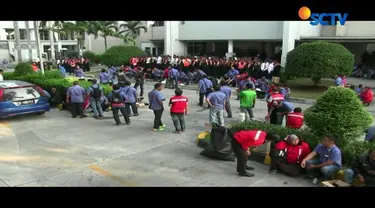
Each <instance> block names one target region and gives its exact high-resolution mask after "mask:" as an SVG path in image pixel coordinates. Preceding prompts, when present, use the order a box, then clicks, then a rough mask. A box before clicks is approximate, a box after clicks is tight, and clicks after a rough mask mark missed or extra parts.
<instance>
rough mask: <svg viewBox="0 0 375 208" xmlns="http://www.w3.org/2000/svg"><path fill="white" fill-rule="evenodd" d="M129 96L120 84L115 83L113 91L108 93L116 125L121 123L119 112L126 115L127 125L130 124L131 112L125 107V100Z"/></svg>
mask: <svg viewBox="0 0 375 208" xmlns="http://www.w3.org/2000/svg"><path fill="white" fill-rule="evenodd" d="M127 99H128V98H127V97H126V95H125V93H124V92H122V91H121V90H120V86H118V85H113V91H112V92H111V93H110V94H109V95H108V100H109V101H110V102H111V107H112V113H113V118H114V119H115V122H116V125H120V124H121V120H120V117H119V115H118V112H119V111H120V112H121V114H122V115H123V116H124V119H125V123H126V125H129V124H130V118H129V112H128V109H126V108H125V102H126V100H127Z"/></svg>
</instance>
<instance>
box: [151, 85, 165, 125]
mask: <svg viewBox="0 0 375 208" xmlns="http://www.w3.org/2000/svg"><path fill="white" fill-rule="evenodd" d="M161 90H163V84H162V83H160V82H158V83H156V84H155V85H154V89H153V90H152V91H151V92H149V93H148V100H149V103H150V104H149V108H150V109H151V110H153V111H154V115H155V117H154V126H153V128H152V131H164V128H165V125H164V124H163V122H162V121H161V118H162V116H163V112H164V105H163V101H164V100H165V99H164V96H163V95H162V94H161V92H160V91H161Z"/></svg>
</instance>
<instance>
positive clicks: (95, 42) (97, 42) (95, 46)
mask: <svg viewBox="0 0 375 208" xmlns="http://www.w3.org/2000/svg"><path fill="white" fill-rule="evenodd" d="M89 38H90V40H89ZM88 41H91V44H90V45H91V48H89V43H88ZM132 44H133V43H127V44H125V43H124V41H122V40H121V39H119V38H114V37H107V46H108V49H109V48H110V47H112V46H116V45H132ZM85 47H86V50H89V51H92V52H94V53H104V52H105V44H104V38H103V37H98V38H97V39H95V37H94V36H93V35H90V36H86V40H85Z"/></svg>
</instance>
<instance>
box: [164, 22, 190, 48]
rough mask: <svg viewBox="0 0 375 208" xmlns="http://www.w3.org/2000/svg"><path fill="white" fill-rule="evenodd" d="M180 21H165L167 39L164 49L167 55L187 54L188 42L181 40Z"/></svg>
mask: <svg viewBox="0 0 375 208" xmlns="http://www.w3.org/2000/svg"><path fill="white" fill-rule="evenodd" d="M180 24H181V22H180V21H166V22H165V26H164V29H165V34H166V35H165V39H164V50H165V54H167V55H186V54H187V47H186V43H184V42H182V41H180V40H179V34H180V30H179V26H180Z"/></svg>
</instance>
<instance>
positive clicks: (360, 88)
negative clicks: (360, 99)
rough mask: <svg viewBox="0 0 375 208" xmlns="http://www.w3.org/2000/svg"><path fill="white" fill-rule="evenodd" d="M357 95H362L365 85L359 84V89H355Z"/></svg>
mask: <svg viewBox="0 0 375 208" xmlns="http://www.w3.org/2000/svg"><path fill="white" fill-rule="evenodd" d="M354 91H355V93H357V95H358V96H359V95H361V93H362V91H363V85H362V84H359V85H358V87H356V88H355V90H354Z"/></svg>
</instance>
